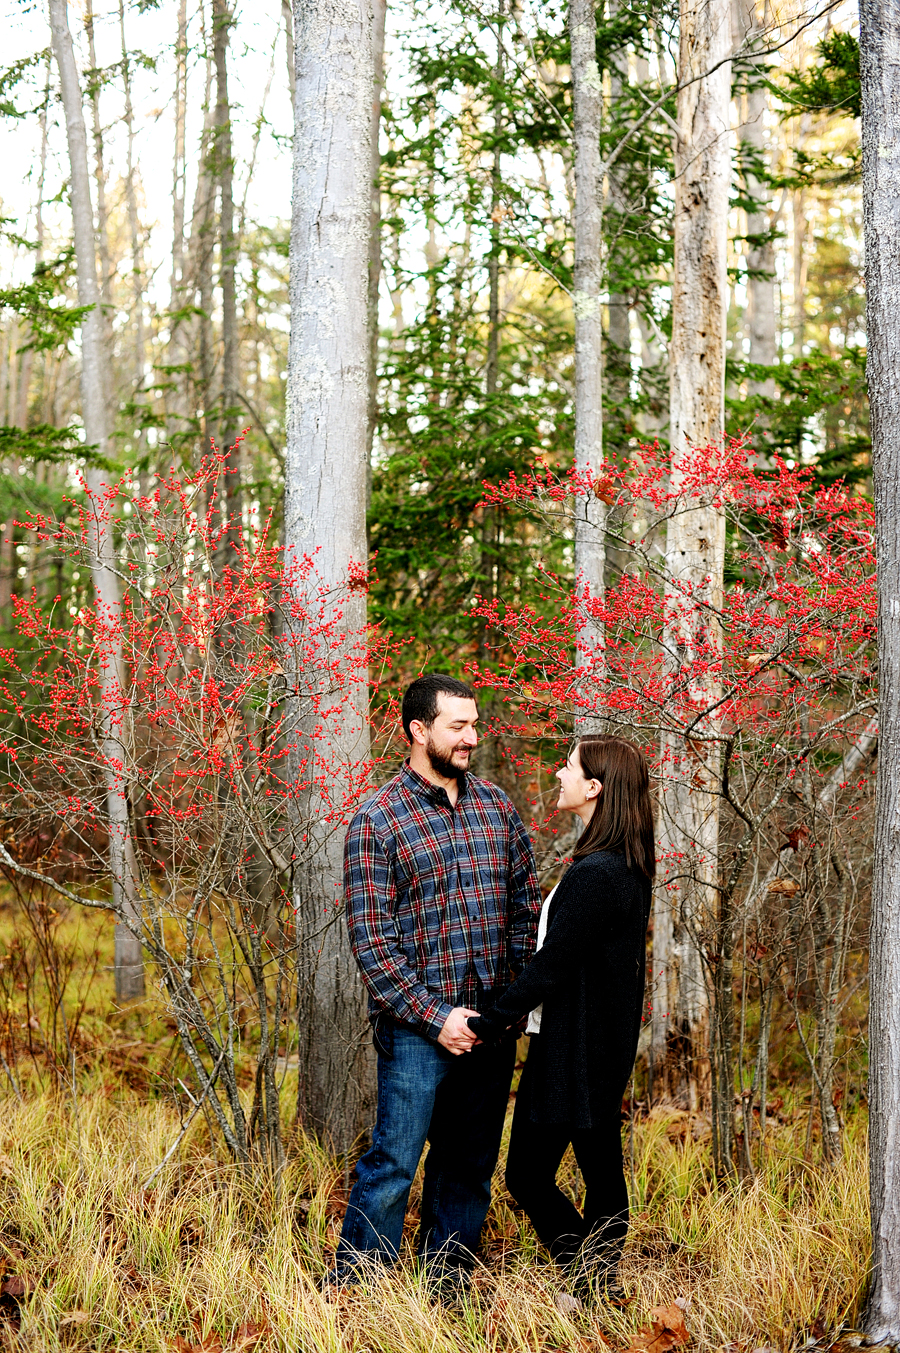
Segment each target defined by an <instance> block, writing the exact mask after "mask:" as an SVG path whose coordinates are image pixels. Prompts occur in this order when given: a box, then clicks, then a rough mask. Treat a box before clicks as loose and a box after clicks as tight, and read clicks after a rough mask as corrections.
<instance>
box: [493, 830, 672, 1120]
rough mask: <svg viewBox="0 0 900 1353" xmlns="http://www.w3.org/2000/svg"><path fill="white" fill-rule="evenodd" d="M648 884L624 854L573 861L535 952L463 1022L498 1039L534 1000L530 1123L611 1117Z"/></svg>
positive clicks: (620, 1081) (630, 1032) (640, 967)
mask: <svg viewBox="0 0 900 1353" xmlns="http://www.w3.org/2000/svg"><path fill="white" fill-rule="evenodd" d="M649 919H650V881H649V879H647V878H646V877H645V876H644V875H643V874H641V873H640V872H639V871H638V870H637V869H630V868H629V867H628V865H627V864H626V863H625V857H624V855H619V854H617V853H616V852H614V851H607V850H601V851H595V852H594V853H593V854H591V855H586V856H584V857H583V858H582V859H580V860H576V861H575V863H574V864H572V865H571V866H570V868H569V869H568V871H567V872H566V873H565V875H564V876H563V878H562V880H561V882H560V884H559V887H558V888H557V890H556V895H555V896H554V898H553V901H552V902H551V904H550V912H549V915H548V924H547V934H546V938H545V940H544V943H543V946H542V947H541V949H540V950H539V951H538V952H537V953H536V954H535V956H534V958H533V959H532V960H531V962H530V963H529V964H528V965H527V967H526V968H525V969H524V971H523V972H522V973H521V974H520V975H519V976H518V977H517V978H516V980H515V981H514V982H513V984H512V986H510V987H509V988H508V989H507V991H506V992H505V993H504V994H503V996H502V997H501V998H500V1000H499V1001H497V1003H496V1004H495V1005H493V1006H492V1007H491V1008H490V1009H489V1010H487V1011H485V1012H484V1014H482V1015H480V1016H479V1017H478V1018H477V1019H475V1018H474V1017H471V1018H470V1019H469V1025H470V1026H471V1028H472V1029H473V1030H474V1031H475V1033H477V1034H478V1036H479V1038H482V1039H484V1040H485V1041H492V1040H493V1039H495V1038H499V1037H501V1036H502V1034H503V1033H504V1032H505V1030H506V1029H508V1028H509V1026H510V1025H511V1024H514V1023H515V1022H516V1021H517V1020H518V1019H520V1018H521V1017H522V1016H523V1015H524V1014H526V1013H527V1012H528V1011H529V1010H533V1009H534V1007H535V1006H536V1005H540V1004H541V1003H542V1002H543V1012H542V1015H541V1032H540V1034H539V1035H538V1037H537V1038H536V1039H535V1040H533V1042H532V1046H531V1050H530V1052H529V1061H531V1060H532V1059H535V1064H534V1065H533V1067H532V1068H531V1074H532V1075H533V1077H534V1080H533V1095H532V1117H533V1119H534V1120H535V1121H536V1122H538V1123H545V1124H554V1125H559V1126H563V1125H566V1126H568V1127H571V1128H577V1129H582V1128H590V1127H592V1126H595V1125H597V1123H598V1122H600V1121H604V1120H605V1121H608V1120H609V1115H610V1113H616V1114H618V1112H619V1110H620V1109H621V1105H622V1096H623V1095H624V1093H625V1089H626V1087H627V1085H628V1079H629V1077H630V1075H631V1069H632V1067H633V1066H634V1059H635V1055H636V1053H637V1044H638V1035H639V1034H640V1031H641V1017H642V1014H643V1004H644V970H645V962H646V959H645V955H646V934H647V923H648V921H649Z"/></svg>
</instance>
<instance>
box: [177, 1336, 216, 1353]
mask: <svg viewBox="0 0 900 1353" xmlns="http://www.w3.org/2000/svg"><path fill="white" fill-rule="evenodd" d="M172 1347H173V1348H174V1350H175V1353H223V1345H222V1340H221V1338H220V1336H219V1335H218V1334H214V1333H210V1334H207V1336H206V1338H205V1339H201V1340H200V1342H199V1343H196V1344H192V1343H191V1342H190V1340H189V1339H185V1338H184V1336H183V1335H181V1334H176V1335H175V1337H174V1339H173V1340H172Z"/></svg>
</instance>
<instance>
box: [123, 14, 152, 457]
mask: <svg viewBox="0 0 900 1353" xmlns="http://www.w3.org/2000/svg"><path fill="white" fill-rule="evenodd" d="M119 35H120V39H121V43H122V82H123V85H124V92H125V128H126V131H127V134H128V163H127V169H126V174H125V200H126V203H127V206H128V233H129V235H130V238H131V291H132V304H133V305H134V315H133V316H132V318H133V322H134V377H133V379H134V389H133V392H132V402H133V403H134V404H135V405H137V403H138V401H139V400H140V398H141V394H142V392H143V388H144V374H145V373H144V365H145V362H146V348H145V336H144V267H143V251H142V249H141V232H140V224H139V221H138V209H137V192H136V189H135V183H134V178H135V169H134V109H133V107H132V102H131V63H130V61H129V57H128V47H127V45H126V42H125V0H119ZM131 417H132V419H134V420H135V421H136V410H135V413H133V414H132V415H131ZM135 447H136V450H137V455H138V458H139V460H141V461H143V458H144V454H145V452H146V449H147V433H146V430H145V429H144V428H143V427H141V426H137V427H136V429H135ZM142 473H143V475H144V477H145V479H146V471H142Z"/></svg>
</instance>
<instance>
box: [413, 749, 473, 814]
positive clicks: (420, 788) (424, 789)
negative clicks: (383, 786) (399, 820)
mask: <svg viewBox="0 0 900 1353" xmlns="http://www.w3.org/2000/svg"><path fill="white" fill-rule="evenodd" d="M400 779H401V780H402V781H403V783H404V784H405V786H406V788H407V789H410V790H412V792H413V793H414V794H418V795H419V796H420V797H421V798H425V799H428V801H429V802H430V803H433V804H435V805H437V804H441V805H443V804H449V803H450V799H449V797H448V795H447V791H446V790H445V789H444V787H443V785H433V784H432V783H431V781H430V780H426V779H425V776H424V775H420V774H419V772H418V771H417V770H413V768H412V766H411V765H410V764H409V759H408V758H407V760H406V761H404V763H403V765H402V766H401V768H400ZM468 793H469V777H468V775H463V777H462V779H461V780H460V782H459V795H458V797H457V803H458V802H459V801H460V800H461V799H464V798H467V797H468ZM451 806H452V805H451Z"/></svg>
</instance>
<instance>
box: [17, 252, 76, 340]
mask: <svg viewBox="0 0 900 1353" xmlns="http://www.w3.org/2000/svg"><path fill="white" fill-rule="evenodd" d="M74 262H75V251H74V249H72V248H69V249H63V250H62V252H61V253H59V254H58V255H57V256H56V258H53V259H48V260H47V261H45V262H41V263H38V264H36V266H35V269H34V275H33V277H32V279H31V281H30V282H25V283H23V284H22V285H21V286H17V287H5V288H2V289H0V312H2V311H3V310H11V311H12V312H13V313H14V314H16V315H18V316H19V318H20V319H23V320H25V321H26V322H27V324H28V325H29V327H30V330H31V337H30V338H29V340H28V342H27V344H25V345H24V346H23V348H22V349H20V350H21V351H24V350H26V349H27V348H34V350H35V351H36V352H46V351H48V350H50V349H52V348H59V347H64V346H65V345H66V344H67V343H68V342H69V341H70V339H71V338H72V336H73V334H74V333H75V330H76V329H77V328H78V327H79V325H80V324H81V321H82V319H83V318H84V316H85V315H86V314H87V312H88V310H89V309H90V308H91V307H90V306H83V305H67V304H66V303H65V298H66V293H67V288H68V284H69V282H70V281H71V277H72V272H73V268H74Z"/></svg>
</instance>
